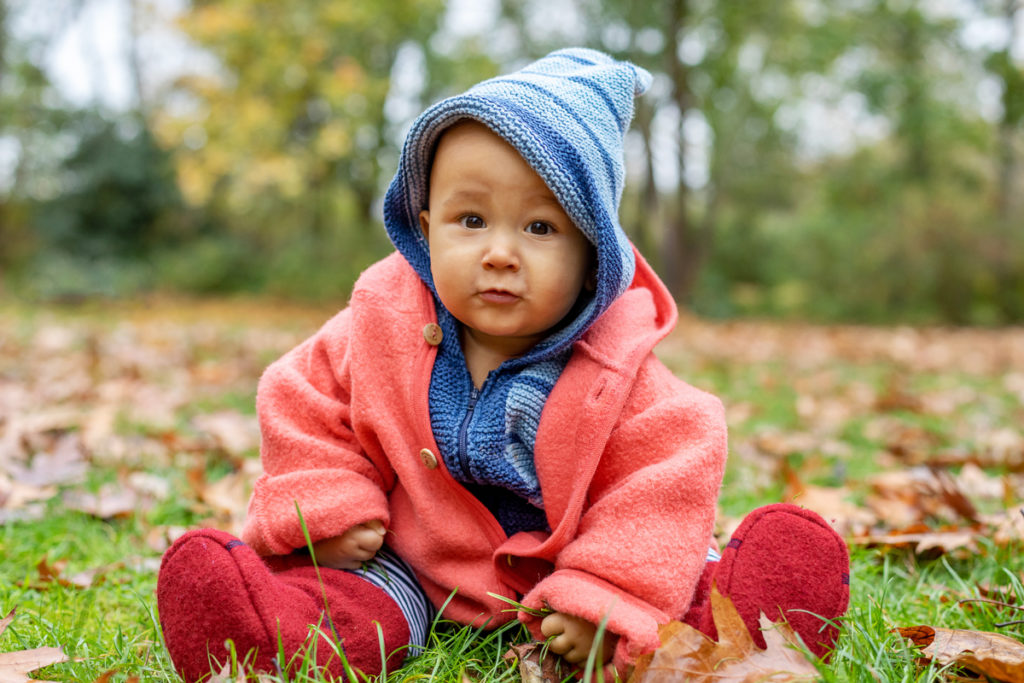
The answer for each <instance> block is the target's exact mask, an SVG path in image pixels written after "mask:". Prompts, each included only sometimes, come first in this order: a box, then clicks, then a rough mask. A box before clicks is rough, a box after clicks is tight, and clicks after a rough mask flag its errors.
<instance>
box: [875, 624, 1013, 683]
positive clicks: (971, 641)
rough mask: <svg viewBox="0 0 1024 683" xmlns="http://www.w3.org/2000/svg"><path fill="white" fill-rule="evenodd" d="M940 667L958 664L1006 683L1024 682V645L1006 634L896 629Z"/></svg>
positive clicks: (926, 628)
mask: <svg viewBox="0 0 1024 683" xmlns="http://www.w3.org/2000/svg"><path fill="white" fill-rule="evenodd" d="M895 630H896V631H897V632H899V634H900V635H901V636H903V637H904V638H906V639H908V640H909V641H911V642H912V643H913V644H914V645H917V646H918V647H920V648H921V654H922V655H924V656H925V657H926V658H928V659H934V660H935V661H936V662H938V663H939V664H941V665H943V666H945V665H947V664H956V665H957V666H961V667H964V668H966V669H970V670H971V671H974V672H976V673H978V674H981V675H983V676H988V677H990V678H992V679H994V680H997V681H1003V682H1004V683H1024V643H1021V642H1019V641H1017V640H1015V639H1013V638H1010V637H1009V636H1004V635H1003V634H1002V633H991V632H989V631H967V630H962V629H951V628H934V627H932V626H909V627H906V628H897V629H895Z"/></svg>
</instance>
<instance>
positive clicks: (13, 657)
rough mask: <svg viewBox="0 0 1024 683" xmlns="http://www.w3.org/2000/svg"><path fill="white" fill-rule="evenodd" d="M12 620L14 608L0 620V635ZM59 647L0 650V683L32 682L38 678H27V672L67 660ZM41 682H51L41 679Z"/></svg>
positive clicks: (50, 682)
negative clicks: (11, 650)
mask: <svg viewBox="0 0 1024 683" xmlns="http://www.w3.org/2000/svg"><path fill="white" fill-rule="evenodd" d="M13 620H14V610H13V609H12V610H11V611H10V612H8V613H7V616H6V617H4V618H3V619H2V620H0V636H2V635H3V633H4V631H5V630H7V626H8V625H9V624H10V623H11V622H12V621H13ZM68 661H71V660H69V659H68V658H67V657H66V656H64V652H63V651H62V650H61V649H60V648H59V647H37V648H35V649H34V650H18V651H17V652H0V683H33V682H36V681H38V680H39V679H35V678H29V677H28V675H27V674H28V673H29V672H31V671H35V670H36V669H41V668H43V667H44V666H50V665H51V664H58V663H60V662H68ZM42 683H53V682H52V681H43V682H42Z"/></svg>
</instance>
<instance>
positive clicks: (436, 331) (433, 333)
mask: <svg viewBox="0 0 1024 683" xmlns="http://www.w3.org/2000/svg"><path fill="white" fill-rule="evenodd" d="M443 337H444V335H443V334H442V333H441V326H440V325H438V324H437V323H427V325H426V326H425V327H424V328H423V338H424V339H426V340H427V343H428V344H430V345H431V346H437V345H438V344H440V343H441V339H442V338H443Z"/></svg>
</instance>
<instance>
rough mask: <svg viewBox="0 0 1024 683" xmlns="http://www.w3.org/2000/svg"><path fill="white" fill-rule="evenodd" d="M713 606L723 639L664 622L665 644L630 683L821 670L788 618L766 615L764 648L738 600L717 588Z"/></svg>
mask: <svg viewBox="0 0 1024 683" xmlns="http://www.w3.org/2000/svg"><path fill="white" fill-rule="evenodd" d="M711 609H712V613H713V614H714V619H715V626H716V627H717V629H718V642H717V643H716V642H715V641H713V640H711V639H710V638H708V637H707V636H706V635H704V634H703V633H701V632H700V631H698V630H697V629H695V628H693V627H692V626H690V625H689V624H684V623H681V622H678V621H674V622H670V623H668V624H666V625H665V626H663V627H662V628H661V630H660V633H659V636H660V638H661V647H660V648H658V649H657V650H655V651H654V652H653V653H652V654H649V655H645V656H643V657H641V658H640V659H639V660H638V662H637V666H636V670H635V671H634V672H633V675H632V676H631V677H630V679H629V680H630V683H662V682H665V683H669V682H672V681H680V680H687V681H697V682H699V681H715V682H716V683H719V682H722V681H726V682H730V683H754V682H755V681H771V682H772V683H783V682H786V681H810V680H815V679H816V678H817V677H818V670H817V669H816V668H815V667H814V664H812V663H811V661H810V660H809V659H808V658H807V656H806V655H805V654H804V652H803V649H802V648H801V646H800V644H799V643H800V638H799V636H797V635H796V633H794V632H793V630H792V629H791V628H790V627H789V625H788V624H786V623H785V622H780V623H772V622H770V621H768V619H767V617H765V616H764V615H763V614H762V615H761V630H762V632H763V634H764V640H765V645H766V647H765V649H763V650H762V649H761V648H759V647H758V646H757V645H756V644H755V643H754V640H753V638H751V636H750V632H749V631H748V630H747V627H746V625H745V624H744V623H743V619H741V618H740V615H739V613H738V612H737V611H736V607H735V606H734V605H733V604H732V601H731V600H730V599H729V598H727V597H725V596H723V595H721V594H720V593H719V592H718V589H717V588H712V589H711Z"/></svg>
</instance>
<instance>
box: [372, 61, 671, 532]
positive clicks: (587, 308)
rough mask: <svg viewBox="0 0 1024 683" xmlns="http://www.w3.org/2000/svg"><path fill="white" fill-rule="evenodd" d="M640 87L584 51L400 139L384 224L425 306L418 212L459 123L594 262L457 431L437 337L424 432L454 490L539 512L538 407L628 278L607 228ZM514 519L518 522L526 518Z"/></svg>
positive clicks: (436, 112)
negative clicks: (580, 289) (557, 213)
mask: <svg viewBox="0 0 1024 683" xmlns="http://www.w3.org/2000/svg"><path fill="white" fill-rule="evenodd" d="M650 83H651V76H650V74H649V73H648V72H647V71H645V70H643V69H641V68H639V67H637V66H634V65H632V64H629V63H627V62H620V61H617V60H615V59H613V58H611V57H609V56H608V55H606V54H603V53H601V52H597V51H595V50H589V49H585V48H567V49H564V50H558V51H556V52H553V53H551V54H549V55H547V56H546V57H544V58H542V59H540V60H538V61H536V62H533V63H532V64H530V65H528V66H526V67H525V68H523V69H522V70H520V71H517V72H514V73H512V74H509V75H505V76H499V77H496V78H492V79H490V80H486V81H483V82H482V83H479V84H477V85H475V86H473V87H472V88H470V89H469V90H468V91H467V92H465V93H463V94H461V95H456V96H454V97H450V98H448V99H445V100H442V101H441V102H438V103H437V104H435V105H433V106H432V107H430V108H428V109H427V110H426V111H425V112H423V114H421V115H420V116H419V118H417V119H416V121H415V122H414V123H413V125H412V128H411V129H410V131H409V134H408V136H407V137H406V141H405V145H404V147H403V150H402V156H401V158H400V160H399V167H398V171H397V173H396V175H395V178H394V179H393V180H392V182H391V185H390V187H389V188H388V191H387V194H386V195H385V198H384V222H385V226H386V228H387V230H388V235H389V237H390V238H391V240H392V242H393V243H394V244H395V246H396V248H397V249H398V250H399V251H400V252H401V253H402V254H403V256H405V258H406V260H408V261H409V263H410V264H411V265H412V266H413V268H414V269H415V270H416V272H417V273H418V274H419V276H420V278H422V280H423V281H424V282H425V283H426V284H427V286H428V287H430V289H431V290H432V291H434V292H435V299H436V290H434V285H433V278H432V277H431V273H430V256H429V247H428V245H427V241H426V239H425V238H424V236H423V234H422V232H421V231H420V228H419V213H420V211H422V210H423V209H426V208H427V203H428V198H429V197H428V193H429V180H430V166H431V163H432V161H433V154H434V151H435V149H436V147H437V142H438V140H439V139H440V137H441V135H442V134H443V132H444V131H445V129H447V128H449V127H450V126H452V125H453V124H455V123H456V122H458V121H460V120H463V119H474V120H476V121H479V122H481V123H483V124H485V125H486V126H488V127H489V128H490V129H491V130H493V131H494V132H495V133H497V134H498V135H500V136H501V137H502V138H504V139H505V140H506V141H507V142H508V143H509V144H511V145H512V147H514V148H515V149H516V150H517V151H518V152H519V154H520V155H521V156H522V157H523V159H525V160H526V162H527V163H528V164H529V165H530V166H531V167H532V168H533V169H534V170H535V171H536V172H537V174H538V175H539V176H540V177H541V178H542V179H543V180H544V182H545V183H546V184H547V186H548V187H549V188H550V189H551V191H552V193H553V194H554V195H555V197H556V198H557V199H558V201H559V202H560V203H561V205H562V207H563V209H565V212H566V213H567V214H568V216H569V217H570V218H571V219H572V220H573V222H574V224H575V225H576V227H577V228H579V230H580V231H581V232H582V233H583V234H584V235H585V236H586V237H587V239H588V240H590V242H591V243H592V244H593V245H594V247H595V251H596V253H597V278H596V288H595V291H594V292H593V294H592V295H589V296H587V297H585V298H584V299H583V300H582V301H581V304H582V305H580V306H578V307H577V308H575V309H574V312H573V314H572V317H571V318H570V319H569V320H567V321H563V325H562V326H561V327H560V328H559V329H558V330H556V331H555V332H554V333H553V334H552V335H551V336H550V337H548V338H547V339H545V340H544V341H542V342H541V343H540V344H538V345H537V346H536V347H534V348H533V349H532V350H531V351H530V352H529V353H527V354H526V355H525V356H523V357H521V358H516V359H512V360H510V361H507V362H506V363H504V364H503V365H502V366H501V367H500V368H499V369H498V371H496V372H494V373H492V375H491V377H489V378H488V380H487V383H486V384H485V386H484V387H483V391H482V392H481V394H480V396H479V398H478V402H477V404H476V407H475V408H474V410H473V412H472V415H471V418H470V419H469V421H468V430H467V429H466V427H467V420H466V415H467V413H468V405H469V402H470V400H471V393H472V382H471V380H470V378H469V373H468V370H466V368H465V359H464V357H463V356H462V352H461V349H460V348H459V347H458V343H457V340H458V334H457V333H454V332H457V330H456V329H453V330H452V332H453V334H451V335H449V330H447V329H446V330H445V340H446V341H449V342H450V343H449V344H442V347H441V349H439V351H440V353H439V354H438V357H437V360H436V361H435V365H434V372H433V375H432V377H431V386H430V411H431V423H432V425H433V428H434V433H435V437H436V439H437V442H438V446H439V447H440V449H441V451H442V455H443V456H444V460H445V464H446V465H447V466H448V467H449V469H450V470H451V471H452V473H453V475H454V476H455V477H456V478H457V479H460V480H461V481H464V482H465V483H475V484H488V485H498V486H501V487H504V488H506V489H509V490H510V491H513V492H515V493H516V494H517V496H519V497H520V499H522V500H523V501H524V502H525V501H530V503H531V504H532V505H536V506H537V507H542V505H543V503H542V499H541V496H540V489H539V485H538V484H537V482H536V473H535V470H534V466H533V446H534V441H535V439H536V428H537V424H538V423H539V421H540V414H541V411H542V410H543V407H544V403H545V402H546V400H547V397H548V395H549V394H550V392H551V389H552V388H553V387H554V383H555V381H556V380H557V379H558V376H559V375H560V374H561V371H562V369H563V368H564V367H565V363H566V362H567V361H568V357H569V350H570V348H571V345H572V343H573V342H574V341H575V340H577V339H579V337H580V336H581V335H582V334H583V333H584V332H585V331H586V330H587V328H589V327H590V325H591V324H592V323H593V322H594V320H596V319H597V318H598V316H600V315H601V313H603V312H604V311H605V310H606V309H607V308H608V306H610V305H611V303H612V302H613V301H614V300H615V299H616V298H617V297H618V296H619V295H621V294H622V293H623V292H624V291H625V290H626V289H627V288H628V287H629V284H630V282H631V281H632V279H633V272H634V269H635V263H634V260H633V251H632V247H631V245H630V242H629V239H628V238H627V237H626V235H625V233H624V231H623V230H622V226H621V225H620V224H619V218H618V210H619V201H620V199H621V197H622V189H623V182H624V177H625V164H624V160H623V151H622V147H623V138H624V136H625V134H626V130H627V129H628V127H629V123H630V121H631V120H632V117H633V106H634V102H633V101H634V98H635V97H636V96H637V95H639V94H640V93H642V92H644V91H645V90H646V89H647V87H648V86H649V85H650ZM438 308H439V314H438V318H439V322H440V323H441V326H442V328H445V327H448V326H449V325H450V324H451V325H454V322H447V321H446V318H449V317H450V314H447V312H446V311H443V310H441V309H442V308H443V307H442V306H441V305H440V301H438ZM451 344H454V347H453V346H452V345H451ZM466 431H468V439H467V438H466V434H465V432H466ZM467 440H468V442H469V443H470V448H469V451H470V452H469V453H468V454H467V453H466V452H465V450H466V449H465V448H463V449H462V450H459V446H460V444H463V443H464V442H465V441H467ZM496 455H497V456H498V457H497V458H495V456H496ZM465 458H468V463H467V462H463V460H464V459H465ZM485 502H486V501H485ZM524 515H526V516H529V513H528V511H524ZM500 517H501V516H500V515H499V519H500ZM512 526H515V524H513V525H512ZM506 530H508V529H506Z"/></svg>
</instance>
